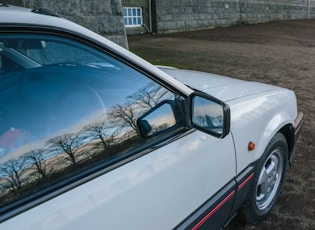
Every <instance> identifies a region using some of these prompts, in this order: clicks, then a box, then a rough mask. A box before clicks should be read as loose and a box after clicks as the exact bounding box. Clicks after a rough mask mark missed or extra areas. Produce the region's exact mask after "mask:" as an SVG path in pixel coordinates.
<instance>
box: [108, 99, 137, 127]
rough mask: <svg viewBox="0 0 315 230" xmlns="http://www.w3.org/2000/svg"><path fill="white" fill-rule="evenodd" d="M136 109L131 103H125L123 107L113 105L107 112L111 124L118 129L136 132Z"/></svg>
mask: <svg viewBox="0 0 315 230" xmlns="http://www.w3.org/2000/svg"><path fill="white" fill-rule="evenodd" d="M136 109H137V108H136V107H135V106H134V104H132V103H126V104H124V105H119V104H117V105H114V106H113V107H112V108H111V111H110V112H109V114H108V115H109V118H110V120H111V122H113V123H115V124H116V125H117V126H119V127H120V128H131V129H132V130H133V131H135V132H137V118H138V117H139V112H137V111H136Z"/></svg>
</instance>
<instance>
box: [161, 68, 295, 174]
mask: <svg viewBox="0 0 315 230" xmlns="http://www.w3.org/2000/svg"><path fill="white" fill-rule="evenodd" d="M159 68H161V69H162V70H163V71H165V72H167V73H168V74H170V75H171V76H173V77H174V78H176V79H177V80H179V81H181V82H182V83H184V84H186V85H188V86H190V87H192V88H194V89H197V90H200V91H203V92H205V93H209V94H210V95H212V96H214V97H216V98H218V99H220V100H222V101H225V102H226V103H227V104H228V105H229V106H230V109H231V132H232V134H233V138H234V142H235V148H236V155H237V173H240V172H241V171H242V170H243V169H244V168H245V167H246V166H247V165H249V164H250V163H251V162H254V161H256V160H257V159H258V158H259V157H260V156H261V154H262V152H263V151H264V149H265V147H266V145H267V144H268V142H269V141H270V140H271V138H272V137H273V136H274V135H275V134H276V133H277V132H278V131H279V130H280V129H281V128H282V127H283V126H285V125H291V126H292V127H293V126H294V120H295V118H296V117H297V115H298V114H297V108H296V98H295V95H294V93H293V92H292V91H290V90H288V89H285V88H281V87H276V86H271V85H267V84H262V83H257V82H247V81H243V80H238V79H233V78H230V77H225V76H220V75H216V74H209V73H203V72H198V71H191V70H179V69H175V68H165V67H159ZM245 130H246V131H245ZM257 130H259V131H260V132H257ZM249 142H253V143H255V144H256V149H255V150H254V151H248V144H249Z"/></svg>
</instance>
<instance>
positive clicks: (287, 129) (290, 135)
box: [279, 124, 295, 164]
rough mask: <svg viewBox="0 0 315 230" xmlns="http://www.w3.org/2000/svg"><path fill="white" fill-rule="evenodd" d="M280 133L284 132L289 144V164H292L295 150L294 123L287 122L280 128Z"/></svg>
mask: <svg viewBox="0 0 315 230" xmlns="http://www.w3.org/2000/svg"><path fill="white" fill-rule="evenodd" d="M279 133H282V134H283V135H284V137H285V139H286V140H287V144H288V154H289V155H288V160H289V164H291V161H290V159H291V157H292V155H293V151H294V142H295V140H294V127H293V125H292V124H287V125H285V126H283V127H282V128H281V129H280V130H279Z"/></svg>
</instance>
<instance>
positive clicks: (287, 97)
mask: <svg viewBox="0 0 315 230" xmlns="http://www.w3.org/2000/svg"><path fill="white" fill-rule="evenodd" d="M229 106H230V108H231V133H232V135H233V139H234V143H235V150H236V159H237V174H238V173H240V172H241V171H242V170H243V169H244V168H245V167H246V166H247V165H249V164H251V163H253V162H255V161H256V160H258V159H259V158H260V157H261V155H262V154H263V152H264V150H265V148H266V147H267V145H268V143H269V141H270V140H271V139H272V137H273V136H274V135H275V134H276V133H277V132H279V130H281V129H282V128H283V127H285V126H288V125H289V126H292V127H293V126H294V120H295V118H296V117H297V106H296V97H295V95H294V93H293V92H292V91H290V90H286V89H280V90H274V91H269V92H265V93H260V94H255V95H251V96H249V97H244V98H239V99H236V100H233V101H230V102H229ZM293 135H294V134H293ZM250 142H253V143H255V149H254V150H249V148H248V145H249V143H250Z"/></svg>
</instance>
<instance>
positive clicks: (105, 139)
mask: <svg viewBox="0 0 315 230" xmlns="http://www.w3.org/2000/svg"><path fill="white" fill-rule="evenodd" d="M86 130H87V131H88V132H90V134H91V136H89V138H91V139H92V140H99V141H100V144H101V145H102V147H103V149H104V150H107V149H108V148H109V147H110V146H111V145H112V144H113V143H114V141H115V138H116V136H117V128H115V127H114V126H109V125H107V123H106V122H98V123H94V124H91V125H89V126H87V127H86Z"/></svg>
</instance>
